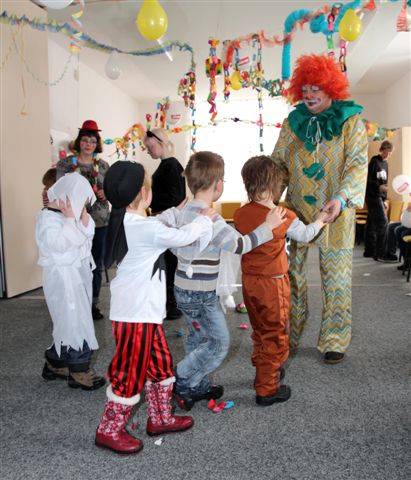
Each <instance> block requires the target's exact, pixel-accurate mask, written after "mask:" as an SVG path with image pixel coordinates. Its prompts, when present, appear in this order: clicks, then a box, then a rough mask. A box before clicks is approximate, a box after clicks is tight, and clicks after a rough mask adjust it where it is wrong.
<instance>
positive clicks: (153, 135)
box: [146, 130, 163, 143]
mask: <svg viewBox="0 0 411 480" xmlns="http://www.w3.org/2000/svg"><path fill="white" fill-rule="evenodd" d="M146 135H147V137H148V138H155V139H156V140H158V141H159V142H160V143H163V140H161V138H159V137H157V135H156V134H155V133H153V132H152V131H151V130H147V132H146Z"/></svg>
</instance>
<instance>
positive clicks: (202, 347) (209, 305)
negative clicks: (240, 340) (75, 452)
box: [174, 152, 285, 410]
mask: <svg viewBox="0 0 411 480" xmlns="http://www.w3.org/2000/svg"><path fill="white" fill-rule="evenodd" d="M185 177H186V179H187V184H188V187H189V188H190V190H191V192H192V193H193V195H194V199H193V200H191V201H189V202H188V203H187V204H186V205H185V206H184V208H183V209H182V211H181V213H180V215H179V218H178V224H177V226H178V227H181V226H182V225H186V224H188V223H190V222H192V221H193V219H195V218H196V217H197V216H198V215H199V213H200V211H201V210H202V209H204V208H206V207H209V206H210V204H211V203H212V202H215V201H216V200H218V199H219V198H220V197H221V195H222V193H223V188H224V160H223V158H222V157H221V156H220V155H217V154H216V153H212V152H198V153H195V154H194V155H192V156H191V157H190V160H189V162H188V164H187V167H186V169H185ZM284 215H285V213H284V210H283V209H281V208H278V207H276V208H274V209H272V210H269V211H268V213H267V215H266V216H265V221H264V219H263V221H262V223H261V224H260V225H259V226H257V228H255V229H254V230H253V231H252V232H250V233H249V234H248V235H244V236H243V235H241V234H239V233H238V232H237V231H236V230H235V229H234V228H232V227H231V226H230V225H228V224H227V223H226V222H225V220H224V219H223V218H222V217H221V216H220V215H218V216H216V217H214V218H213V232H212V238H211V240H210V243H209V245H208V246H207V247H206V248H205V249H204V250H203V251H201V253H198V252H199V249H198V245H197V244H193V245H190V246H187V247H181V248H178V249H177V250H176V254H177V258H178V266H177V271H176V276H175V283H174V285H175V286H174V290H175V297H176V300H177V304H178V308H179V309H180V310H181V311H182V312H183V315H184V320H185V322H186V325H187V328H188V332H189V334H188V337H187V344H186V355H185V357H184V358H183V359H182V360H181V361H180V362H179V363H178V364H177V367H176V370H175V373H176V383H175V388H174V397H175V399H176V400H177V403H178V404H179V406H180V408H183V409H185V410H190V409H191V408H192V406H193V405H194V403H195V402H197V401H200V400H205V399H217V398H220V397H221V396H222V395H223V392H224V389H223V387H222V386H221V385H211V384H210V381H209V374H210V373H212V372H213V371H214V370H216V369H217V368H218V367H219V366H220V365H221V363H222V362H223V360H224V358H225V356H226V354H227V351H228V347H229V342H230V338H229V333H228V328H227V324H226V320H225V316H224V313H223V311H222V308H221V306H220V302H219V298H218V296H217V294H216V286H217V278H218V273H219V268H220V255H221V252H222V251H227V252H232V253H235V254H238V255H241V254H243V253H247V252H249V251H250V250H252V249H253V248H255V247H257V246H259V245H261V244H263V243H265V242H267V241H269V240H272V238H273V233H272V231H273V229H274V228H276V227H278V226H279V225H281V224H282V223H283V221H284V220H283V217H284Z"/></svg>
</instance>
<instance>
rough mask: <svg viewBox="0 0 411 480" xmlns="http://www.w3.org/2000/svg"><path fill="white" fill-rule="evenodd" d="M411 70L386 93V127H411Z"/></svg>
mask: <svg viewBox="0 0 411 480" xmlns="http://www.w3.org/2000/svg"><path fill="white" fill-rule="evenodd" d="M410 85H411V72H408V73H407V74H406V75H404V76H403V77H402V78H400V80H398V81H397V82H396V83H394V84H393V85H391V87H390V88H389V89H388V90H386V92H385V94H384V112H385V113H384V117H385V119H384V121H385V125H384V126H385V127H387V128H397V127H411V87H410Z"/></svg>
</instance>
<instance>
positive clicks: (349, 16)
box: [338, 8, 362, 42]
mask: <svg viewBox="0 0 411 480" xmlns="http://www.w3.org/2000/svg"><path fill="white" fill-rule="evenodd" d="M338 31H339V33H340V37H341V38H342V39H343V40H345V41H347V42H353V41H354V40H357V38H358V37H359V36H360V35H361V32H362V22H361V19H360V17H359V16H358V15H357V14H356V13H355V11H354V10H352V9H351V8H350V9H348V10H347V11H346V12H345V14H344V16H343V18H342V20H341V22H340V26H339V30H338Z"/></svg>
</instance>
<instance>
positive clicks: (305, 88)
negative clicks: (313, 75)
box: [301, 85, 321, 93]
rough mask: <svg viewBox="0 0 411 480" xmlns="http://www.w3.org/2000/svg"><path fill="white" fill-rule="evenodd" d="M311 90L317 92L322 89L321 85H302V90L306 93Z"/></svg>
mask: <svg viewBox="0 0 411 480" xmlns="http://www.w3.org/2000/svg"><path fill="white" fill-rule="evenodd" d="M309 90H311V91H312V92H314V93H316V92H319V91H320V90H321V87H319V86H318V85H303V86H302V87H301V91H303V92H304V93H306V92H308V91H309Z"/></svg>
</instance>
